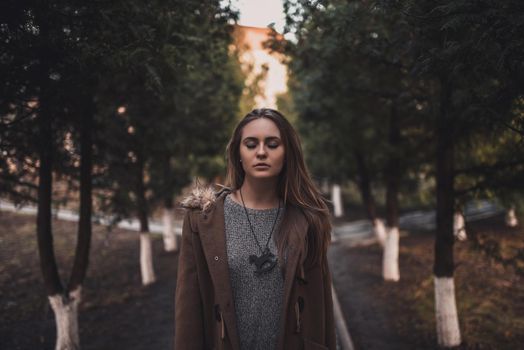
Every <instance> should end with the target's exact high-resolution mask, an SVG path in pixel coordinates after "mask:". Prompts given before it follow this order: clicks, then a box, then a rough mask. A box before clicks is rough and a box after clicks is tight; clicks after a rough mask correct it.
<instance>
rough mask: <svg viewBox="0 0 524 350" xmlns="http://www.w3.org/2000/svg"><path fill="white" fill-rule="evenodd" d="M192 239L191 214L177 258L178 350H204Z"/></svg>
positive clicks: (187, 217) (176, 322)
mask: <svg viewBox="0 0 524 350" xmlns="http://www.w3.org/2000/svg"><path fill="white" fill-rule="evenodd" d="M193 236H194V234H193V232H192V230H191V222H190V211H189V210H188V211H187V212H186V215H185V217H184V224H183V227H182V244H181V247H180V255H179V257H178V272H177V281H176V291H175V350H197V349H198V350H202V349H203V348H204V321H203V310H202V300H201V294H200V288H199V284H198V275H197V266H196V262H195V255H194V251H193V239H194V237H193Z"/></svg>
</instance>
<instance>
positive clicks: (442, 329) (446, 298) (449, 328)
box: [434, 276, 461, 347]
mask: <svg viewBox="0 0 524 350" xmlns="http://www.w3.org/2000/svg"><path fill="white" fill-rule="evenodd" d="M434 281H435V315H436V319H437V340H438V344H439V345H440V346H443V347H453V346H458V345H460V343H461V339H460V328H459V323H458V314H457V304H456V302H455V282H454V281H453V277H436V276H435V277H434Z"/></svg>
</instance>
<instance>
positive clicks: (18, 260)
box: [0, 212, 524, 350]
mask: <svg viewBox="0 0 524 350" xmlns="http://www.w3.org/2000/svg"><path fill="white" fill-rule="evenodd" d="M501 222H502V220H501V218H495V219H492V220H486V221H483V222H479V223H476V224H475V225H471V227H470V229H471V232H473V233H476V234H475V235H473V234H472V235H471V239H470V240H468V242H460V243H457V244H456V249H455V253H456V264H457V269H456V274H455V277H456V278H455V280H456V286H457V302H458V308H459V314H460V323H461V330H462V333H463V337H464V342H465V344H464V346H463V347H462V348H463V349H516V348H518V346H519V344H523V343H524V283H522V278H523V276H522V268H524V266H521V265H519V264H521V261H522V260H519V259H510V257H513V256H514V255H515V254H517V253H518V252H521V253H522V249H523V248H524V247H523V242H524V240H523V238H524V231H523V230H522V229H505V228H504V226H503V225H502V224H501ZM53 228H54V232H55V247H56V252H57V253H56V255H57V260H58V264H59V266H60V268H61V269H60V273H61V276H62V278H64V277H65V276H67V275H68V274H69V269H70V267H71V261H72V257H73V253H74V244H75V239H76V238H75V236H76V224H75V223H72V222H66V221H57V220H55V221H53ZM474 242H477V244H474ZM494 242H495V243H494ZM400 244H401V248H400V271H401V280H400V281H399V282H397V283H394V282H390V283H385V282H383V281H382V279H381V275H380V268H381V250H380V248H379V247H378V246H377V245H371V246H367V247H353V248H352V247H349V246H347V245H346V244H345V243H344V242H343V241H339V242H337V243H335V244H333V246H332V247H331V250H330V254H329V256H330V265H331V270H332V274H333V279H334V284H335V288H336V290H337V294H338V296H339V299H340V302H341V304H342V307H343V312H344V314H345V317H346V321H347V323H348V327H349V331H350V333H351V336H352V338H353V341H354V343H355V346H356V348H357V349H366V350H367V349H388V350H389V349H432V348H435V346H434V344H435V343H436V339H435V331H434V329H435V325H434V319H433V318H434V315H433V279H432V273H431V266H432V261H433V234H432V233H423V232H418V233H411V234H409V235H407V234H406V233H403V235H402V237H401V240H400ZM138 247H139V241H138V234H137V233H136V232H131V231H125V230H120V229H115V230H114V231H112V232H110V233H108V232H107V231H106V230H105V228H103V227H101V226H95V227H94V232H93V243H92V249H91V255H90V267H89V271H88V275H87V279H86V283H85V286H84V294H83V302H82V304H81V307H80V320H79V322H80V338H81V344H82V348H83V349H93V350H95V349H96V350H104V349H109V350H116V349H127V350H139V349H148V350H154V349H172V346H173V345H172V344H173V329H174V291H175V280H176V266H177V255H176V254H173V253H165V252H164V251H163V246H162V241H161V238H160V237H159V236H158V235H154V236H153V249H154V264H155V271H156V273H157V282H156V283H155V284H153V285H151V286H149V287H142V286H141V283H140V270H139V265H138V253H139V249H138ZM519 249H521V250H519ZM497 252H498V253H497ZM488 253H489V254H488ZM489 256H492V257H489ZM0 258H1V261H2V264H1V265H0V285H1V289H0V312H1V314H2V317H1V318H0V344H2V348H5V349H13V350H14V349H53V345H54V339H55V328H54V319H53V313H52V311H51V309H50V308H49V304H48V302H47V299H46V296H45V290H44V288H43V283H42V279H41V277H40V270H39V263H38V253H37V246H36V240H35V218H34V217H33V216H25V215H20V214H13V213H7V212H0Z"/></svg>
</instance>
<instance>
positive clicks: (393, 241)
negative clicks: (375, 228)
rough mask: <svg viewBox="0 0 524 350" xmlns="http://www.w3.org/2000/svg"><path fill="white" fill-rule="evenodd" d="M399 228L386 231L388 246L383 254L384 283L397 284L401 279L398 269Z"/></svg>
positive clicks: (390, 228) (386, 245)
mask: <svg viewBox="0 0 524 350" xmlns="http://www.w3.org/2000/svg"><path fill="white" fill-rule="evenodd" d="M398 242H399V232H398V227H388V228H387V229H386V244H385V245H384V252H383V253H382V277H383V278H384V281H393V282H396V281H398V280H399V279H400V272H399V268H398Z"/></svg>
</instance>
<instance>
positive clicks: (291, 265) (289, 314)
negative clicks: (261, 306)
mask: <svg viewBox="0 0 524 350" xmlns="http://www.w3.org/2000/svg"><path fill="white" fill-rule="evenodd" d="M228 192H229V189H227V188H224V189H222V190H221V191H219V192H218V193H215V192H214V191H213V190H212V189H211V188H207V189H205V190H195V191H194V192H193V194H192V195H191V196H190V197H188V198H186V200H184V202H183V203H182V204H183V206H185V207H186V208H190V210H188V211H187V212H186V215H185V218H184V225H183V230H182V244H181V250H180V256H179V259H178V276H177V284H176V298H175V350H197V349H198V350H204V349H206V350H207V349H217V350H218V349H228V350H229V349H231V350H233V349H234V350H239V349H240V345H239V344H240V341H239V338H238V333H237V326H236V322H237V321H236V316H235V310H234V302H233V293H232V289H231V283H230V279H229V267H228V262H227V256H226V240H225V230H224V225H225V224H224V198H225V195H226V194H227V193H228ZM286 215H291V216H292V220H295V222H296V225H292V226H291V227H295V228H297V230H296V232H289V233H288V234H290V235H291V236H290V237H293V238H292V240H291V242H290V249H289V253H288V256H287V261H286V268H285V271H286V274H285V280H284V281H285V282H284V303H283V308H282V312H285V314H282V316H285V317H281V318H280V320H281V321H280V335H279V339H278V345H277V350H295V349H305V350H321V349H330V350H334V349H335V348H336V343H335V342H336V341H335V325H334V320H333V302H332V299H331V298H332V296H331V275H330V272H329V267H328V264H327V261H324V263H325V264H324V265H325V267H324V268H321V267H320V265H317V266H314V267H311V268H308V269H304V260H305V257H303V256H301V255H302V254H301V253H300V251H302V250H301V249H299V248H298V247H300V246H299V245H301V244H304V243H305V238H306V233H307V228H308V223H307V221H306V218H305V217H304V215H303V214H302V213H301V212H300V210H298V209H296V208H289V210H286Z"/></svg>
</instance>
